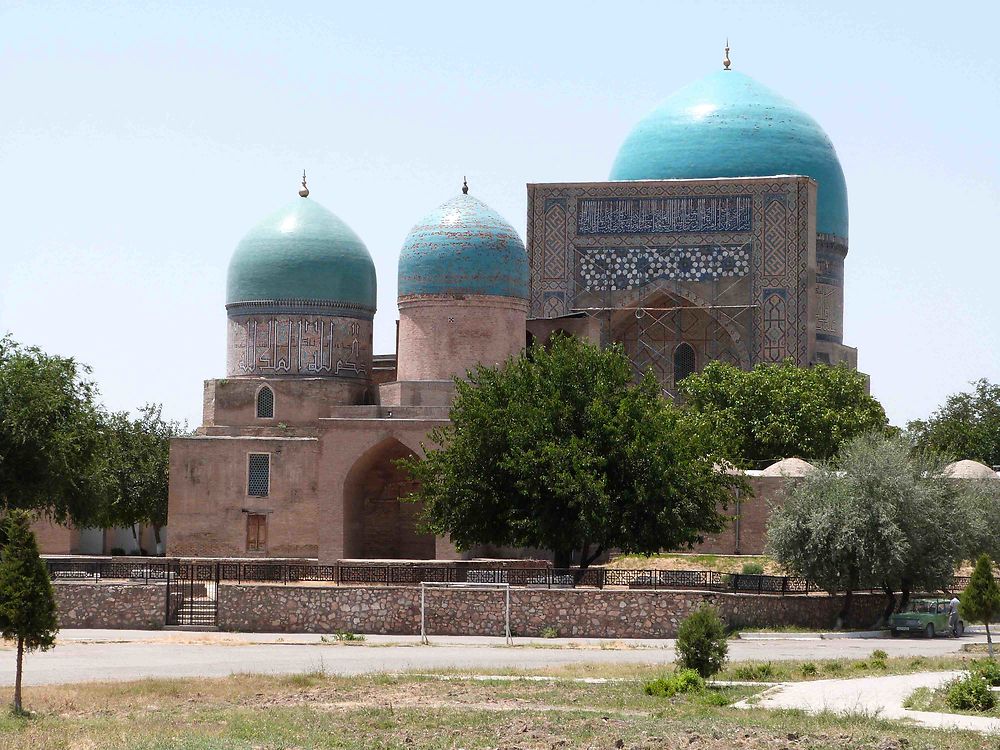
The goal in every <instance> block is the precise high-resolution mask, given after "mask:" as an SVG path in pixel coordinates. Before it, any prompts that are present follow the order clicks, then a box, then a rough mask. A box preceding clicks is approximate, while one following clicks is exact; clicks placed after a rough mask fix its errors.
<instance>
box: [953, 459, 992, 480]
mask: <svg viewBox="0 0 1000 750" xmlns="http://www.w3.org/2000/svg"><path fill="white" fill-rule="evenodd" d="M943 473H944V475H945V476H946V477H950V478H951V479H1000V475H998V474H997V473H996V472H995V471H993V469H991V468H990V467H989V466H987V465H986V464H981V463H979V462H978V461H970V460H968V459H965V460H964V461H955V462H954V463H950V464H948V465H947V466H945V467H944V472H943Z"/></svg>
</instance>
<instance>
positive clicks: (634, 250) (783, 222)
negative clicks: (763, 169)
mask: <svg viewBox="0 0 1000 750" xmlns="http://www.w3.org/2000/svg"><path fill="white" fill-rule="evenodd" d="M815 201H816V187H815V183H813V182H812V181H810V180H809V179H808V178H804V177H795V176H774V177H757V178H733V179H720V180H676V181H673V180H671V181H658V180H649V181H642V180H640V181H631V182H629V181H622V182H590V183H552V184H533V185H529V186H528V242H527V246H528V254H529V258H530V262H531V279H530V299H529V302H530V313H529V314H530V316H531V317H537V318H554V317H558V316H562V315H572V314H580V313H584V314H587V315H589V316H591V317H593V318H595V319H596V320H598V321H599V322H600V325H601V328H602V334H601V335H602V336H604V337H606V340H608V341H623V342H624V343H625V346H626V350H627V351H629V350H630V346H631V350H632V351H634V354H632V353H630V356H631V357H632V358H633V360H634V361H633V364H634V365H636V367H637V369H638V370H640V371H645V369H646V368H647V367H650V366H651V367H653V368H654V369H658V370H659V371H658V372H657V375H658V377H659V378H660V380H661V382H663V383H664V384H665V385H666V386H667V387H672V377H671V375H672V370H673V366H672V365H673V362H672V360H673V354H674V351H675V348H676V346H677V345H678V343H680V342H681V341H689V342H690V343H691V345H692V346H693V347H694V350H695V353H696V361H697V363H698V366H699V367H701V366H703V363H704V362H706V361H709V360H711V359H725V360H728V361H733V362H736V363H739V364H740V366H743V367H751V366H753V365H754V364H756V363H757V362H761V361H779V360H784V359H787V358H791V359H792V360H793V361H795V362H797V363H799V364H802V365H805V364H808V363H810V362H811V361H812V356H813V350H812V347H813V346H814V342H815V335H811V333H810V330H809V321H810V319H811V318H812V319H813V320H815V317H814V316H815V310H814V309H813V310H811V309H810V305H812V304H815V297H816V286H817V283H821V282H820V280H819V279H817V278H816V276H815V269H814V267H813V266H811V265H810V252H809V251H810V248H811V246H812V247H816V248H817V251H818V250H819V248H818V247H817V244H816V243H817V239H819V238H817V236H816V234H815V223H814V222H815V205H816V204H815ZM563 221H565V224H563ZM811 222H812V223H813V224H812V226H813V233H812V235H811V237H810V232H809V229H810V223H811ZM637 233H641V234H643V235H644V236H643V237H642V238H641V239H640V238H638V237H637V236H636V234H637ZM765 246H766V247H767V252H765ZM839 249H840V248H839V246H838V247H832V246H831V250H830V252H833V251H835V250H839ZM843 250H844V251H846V247H844V248H843ZM726 251H728V252H729V256H728V257H727V256H726V255H725V252H726ZM552 255H558V256H561V258H560V260H561V262H562V264H563V275H562V277H561V278H557V274H556V273H554V272H555V271H557V270H558V266H559V265H560V261H557V260H556V259H555V258H552V257H551V256H552ZM765 256H766V267H765ZM813 257H815V256H813ZM675 261H676V262H675ZM831 266H833V264H831ZM543 269H544V270H543ZM831 270H832V271H833V270H836V269H834V268H831ZM706 281H711V282H714V283H711V284H710V285H707V284H705V283H704V282H706ZM690 306H693V307H690ZM675 310H676V312H675ZM623 314H624V315H623ZM830 317H831V318H833V319H836V318H838V317H839V310H838V309H837V308H836V306H834V307H832V309H831V316H830ZM628 319H631V320H632V321H633V322H632V323H631V324H627V323H626V321H627V320H628ZM828 320H829V318H828ZM695 321H699V322H698V324H697V330H690V331H685V329H686V327H688V326H689V324H690V323H693V322H695ZM623 337H624V338H623Z"/></svg>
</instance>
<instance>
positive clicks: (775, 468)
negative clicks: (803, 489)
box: [760, 458, 816, 477]
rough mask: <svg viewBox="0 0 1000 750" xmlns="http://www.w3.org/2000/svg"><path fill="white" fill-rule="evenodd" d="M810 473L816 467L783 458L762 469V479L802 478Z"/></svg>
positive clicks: (793, 459)
mask: <svg viewBox="0 0 1000 750" xmlns="http://www.w3.org/2000/svg"><path fill="white" fill-rule="evenodd" d="M811 471H816V467H815V466H813V465H812V464H811V463H809V462H808V461H803V460H802V459H801V458H783V459H781V460H780V461H778V462H777V463H773V464H771V465H770V466H768V467H767V468H766V469H764V470H763V471H762V472H761V473H760V476H762V477H804V476H805V475H806V474H808V473H809V472H811Z"/></svg>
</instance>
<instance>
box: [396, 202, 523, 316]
mask: <svg viewBox="0 0 1000 750" xmlns="http://www.w3.org/2000/svg"><path fill="white" fill-rule="evenodd" d="M410 294H491V295H498V296H501V297H517V298H519V299H527V298H528V254H527V252H525V250H524V243H522V242H521V238H520V237H518V235H517V232H515V231H514V228H513V227H512V226H511V225H510V224H508V223H507V222H506V221H504V219H503V218H502V217H501V216H500V214H498V213H497V212H496V211H494V210H493V209H492V208H490V207H489V206H487V205H486V204H485V203H483V202H482V201H480V200H477V199H476V198H473V197H472V196H471V195H464V194H463V195H459V196H456V197H455V198H452V199H451V200H450V201H448V202H447V203H445V204H443V205H441V206H440V207H438V208H436V209H435V210H434V211H431V212H430V213H429V214H428V215H427V216H425V217H424V218H423V219H422V220H421V221H420V222H419V223H417V225H416V226H415V227H413V229H411V230H410V233H409V234H408V235H407V236H406V241H405V242H404V243H403V249H402V251H401V252H400V254H399V296H401V297H403V296H406V295H410Z"/></svg>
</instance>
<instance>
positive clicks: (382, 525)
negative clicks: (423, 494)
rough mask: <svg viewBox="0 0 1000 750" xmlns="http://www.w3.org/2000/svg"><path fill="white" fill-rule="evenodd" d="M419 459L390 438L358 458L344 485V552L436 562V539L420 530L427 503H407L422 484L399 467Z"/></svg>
mask: <svg viewBox="0 0 1000 750" xmlns="http://www.w3.org/2000/svg"><path fill="white" fill-rule="evenodd" d="M412 455H414V453H413V451H411V450H410V449H409V448H407V447H406V446H405V445H403V444H402V443H400V442H399V441H398V440H396V439H395V438H387V439H386V440H383V441H382V442H380V443H378V444H377V445H375V446H373V447H372V448H370V449H369V450H368V451H366V452H365V454H364V455H363V456H361V458H359V459H358V460H357V462H356V463H355V464H354V467H353V468H352V469H351V471H350V472H349V473H348V475H347V480H346V481H345V483H344V525H345V539H344V553H345V556H347V557H351V558H367V559H378V560H384V559H402V560H432V559H434V554H435V545H434V535H433V534H427V533H422V532H420V531H419V530H418V529H417V523H418V520H419V517H420V514H421V512H422V511H423V504H422V503H414V502H407V501H405V500H403V499H402V498H405V497H407V496H408V495H409V494H410V493H412V492H413V491H414V489H415V488H416V486H417V485H416V482H414V481H413V480H411V479H410V477H409V475H408V474H407V473H406V472H405V471H403V470H402V469H401V468H399V467H398V466H396V465H395V461H396V460H397V459H400V458H406V457H408V456H412Z"/></svg>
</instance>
